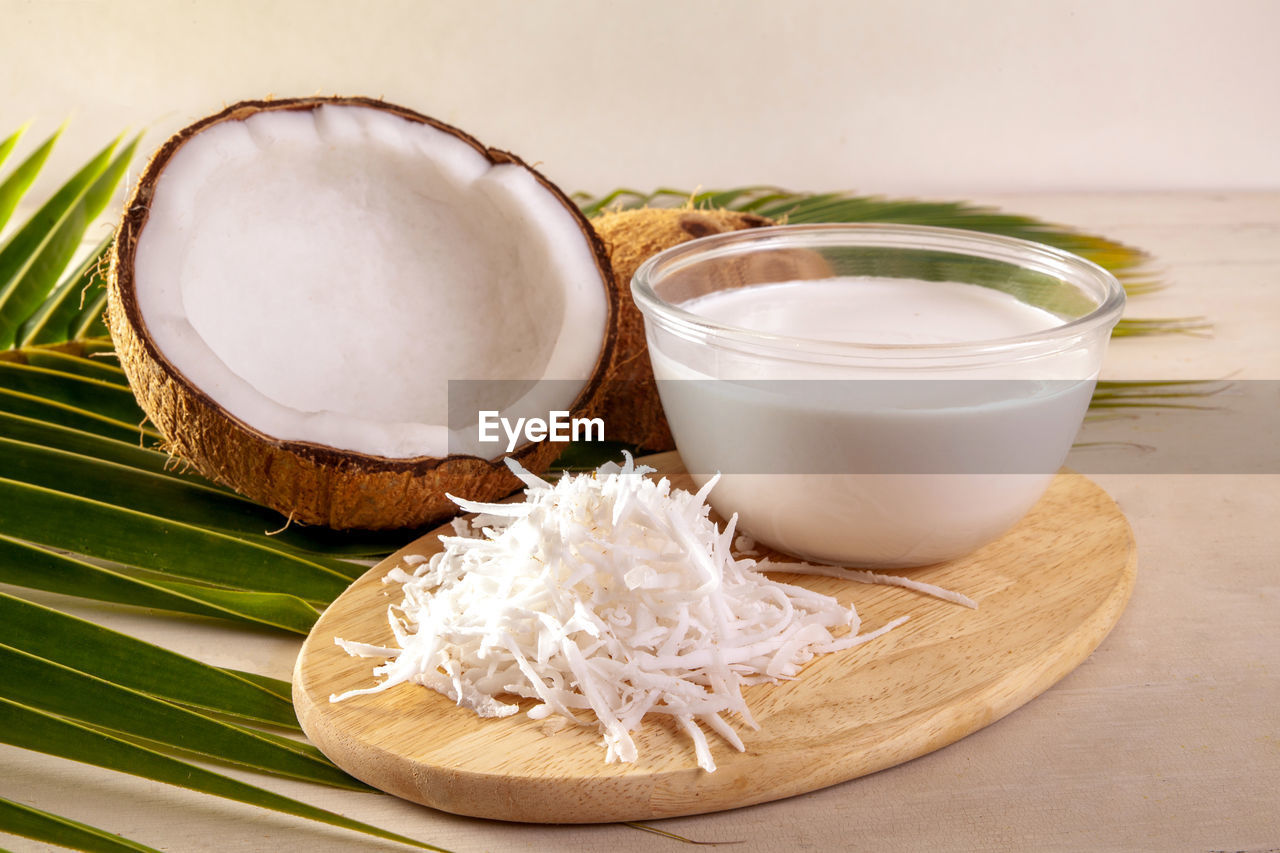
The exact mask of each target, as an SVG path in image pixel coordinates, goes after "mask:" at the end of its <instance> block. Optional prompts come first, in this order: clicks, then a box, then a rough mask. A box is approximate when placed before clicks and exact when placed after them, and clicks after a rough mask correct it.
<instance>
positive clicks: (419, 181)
mask: <svg viewBox="0 0 1280 853" xmlns="http://www.w3.org/2000/svg"><path fill="white" fill-rule="evenodd" d="M134 281H135V292H136V298H137V302H138V307H139V310H140V312H141V315H142V319H143V321H144V323H145V325H146V328H147V331H148V333H149V335H150V337H151V340H152V341H153V343H154V344H155V345H156V346H157V348H158V349H159V350H160V351H161V352H162V353H163V355H164V357H165V358H166V359H167V360H168V361H169V363H170V364H172V365H173V366H174V367H175V368H177V370H178V371H180V372H181V373H182V374H183V375H184V376H185V377H186V378H187V379H188V380H189V381H190V382H191V383H192V384H194V385H195V386H196V387H197V388H199V389H200V390H201V391H203V392H204V393H205V394H206V395H208V396H209V397H210V398H211V399H212V400H213V401H214V402H215V403H216V404H217V405H218V406H220V407H221V408H222V409H224V410H225V411H226V412H228V413H229V414H231V415H233V416H234V417H236V418H238V419H239V420H241V421H242V422H244V423H246V424H248V425H249V426H251V427H253V428H254V429H256V430H258V431H260V432H262V433H264V434H266V435H268V436H271V437H273V438H276V439H281V440H290V441H301V442H310V443H315V444H321V445H325V446H329V447H333V448H337V449H341V450H346V451H355V452H358V453H364V454H370V455H374V456H382V457H389V458H413V457H421V456H434V457H442V456H445V455H447V454H448V453H449V452H450V451H452V452H469V453H476V454H478V455H484V456H486V457H488V458H496V457H497V456H499V455H501V451H502V450H503V449H505V442H500V443H498V444H488V445H480V444H476V443H474V440H475V438H476V429H475V427H474V426H473V424H474V423H475V421H476V411H475V409H477V408H479V407H489V408H494V407H496V408H502V409H504V413H505V414H506V415H508V416H510V417H511V418H513V419H514V418H515V417H520V416H542V417H545V416H546V415H547V413H548V412H550V411H554V410H565V409H568V408H569V407H570V405H571V404H572V403H573V401H574V400H575V399H576V397H577V396H578V394H579V393H580V392H581V391H582V390H583V388H584V386H585V385H586V383H587V381H588V380H589V378H590V377H591V375H592V372H593V370H594V369H595V368H596V364H597V360H598V359H599V356H600V352H601V348H602V346H603V343H604V340H605V331H606V324H607V315H608V303H607V295H606V290H605V286H604V284H603V283H602V278H601V272H600V270H599V268H598V267H597V265H596V262H595V258H594V255H593V252H592V248H591V245H590V243H589V242H588V241H587V239H586V238H585V237H584V235H583V233H582V229H581V227H580V225H579V222H578V220H577V219H575V217H574V216H573V215H572V214H571V213H570V212H569V211H568V210H566V208H565V207H564V205H563V203H562V202H561V201H560V200H559V199H558V198H557V197H556V196H555V195H554V194H553V193H552V192H551V191H550V190H548V189H547V188H546V187H545V186H543V185H542V184H541V183H540V182H539V181H538V179H537V178H536V177H535V176H534V175H533V173H531V172H530V171H529V170H528V169H526V168H524V167H522V166H519V165H515V164H501V165H494V164H492V163H491V162H490V161H489V160H488V159H487V158H486V157H485V156H484V155H482V154H481V153H480V152H478V151H477V150H476V149H475V148H473V147H472V146H471V145H469V144H467V143H466V142H465V141H463V140H462V139H460V138H458V137H457V136H454V135H453V134H450V133H447V132H445V131H442V130H438V129H436V128H434V127H432V126H430V125H426V124H421V123H418V122H413V121H409V120H407V119H404V118H401V117H399V116H397V115H394V114H392V113H388V112H384V111H381V110H377V109H373V108H367V107H357V106H346V105H324V106H320V107H318V108H316V109H313V110H272V111H266V112H261V113H257V114H255V115H253V116H251V117H250V118H248V119H246V120H242V121H224V122H220V123H218V124H215V125H213V126H211V127H210V128H208V129H206V130H204V131H202V132H201V133H198V134H196V135H195V136H193V137H192V138H191V139H190V140H188V141H187V142H186V143H185V144H184V145H183V146H182V147H181V148H179V149H178V150H177V151H176V152H175V154H174V155H173V157H172V158H171V160H170V161H169V162H168V164H167V165H166V166H165V169H164V171H163V173H162V174H161V176H160V178H159V181H158V182H157V185H156V188H155V192H154V196H153V200H152V203H151V207H150V212H149V215H148V218H147V221H146V224H145V226H144V227H143V229H142V232H141V234H140V236H139V239H138V245H137V253H136V259H135V267H134ZM449 380H529V381H526V382H524V383H515V382H502V383H493V384H481V383H475V384H473V383H468V384H467V385H466V386H465V388H466V389H468V390H470V391H475V390H477V389H481V390H483V391H484V393H485V394H487V395H488V399H485V400H473V401H470V403H469V404H468V406H467V408H468V410H469V411H467V412H465V413H463V414H465V415H466V416H465V417H464V418H462V419H459V417H458V415H459V413H458V412H456V411H455V412H454V413H453V415H454V420H453V428H454V434H453V440H452V441H450V426H449V424H450V421H449V416H450V412H449V404H450V399H449ZM532 380H557V381H553V382H538V383H536V384H534V383H533V382H532ZM495 394H496V395H497V397H494V396H493V395H495ZM454 396H455V399H454V401H453V402H454V403H455V406H456V405H457V404H458V403H459V401H460V399H461V398H460V395H459V386H456V385H455V394H454ZM499 398H501V399H499Z"/></svg>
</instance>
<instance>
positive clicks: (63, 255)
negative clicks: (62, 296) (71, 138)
mask: <svg viewBox="0 0 1280 853" xmlns="http://www.w3.org/2000/svg"><path fill="white" fill-rule="evenodd" d="M118 141H119V140H117V141H116V142H112V143H111V144H110V145H108V146H107V147H106V148H104V149H103V150H102V152H101V153H100V154H99V155H98V156H97V157H95V158H94V159H93V160H91V161H90V162H89V163H88V165H86V166H85V167H84V168H83V169H81V170H80V172H79V173H77V174H76V176H75V177H74V178H72V179H71V180H70V181H68V182H67V184H65V185H64V186H63V187H62V189H60V190H59V191H58V192H57V193H55V194H54V197H53V198H52V199H50V200H49V201H48V202H47V203H46V204H45V205H44V207H42V208H41V209H40V210H39V211H37V212H36V214H35V215H34V216H33V217H32V218H31V219H30V221H28V222H27V224H26V225H25V226H24V227H23V228H22V229H21V230H19V231H18V232H17V233H16V234H15V235H14V236H13V238H12V239H11V240H10V241H9V242H8V243H7V244H5V246H4V248H2V249H0V348H4V347H10V346H12V345H13V342H14V340H15V338H16V336H17V333H18V327H19V326H20V325H21V324H22V323H23V322H24V321H25V320H26V319H27V318H28V317H30V316H31V314H32V313H33V312H35V311H36V310H37V309H38V308H39V307H40V304H41V303H42V302H43V301H44V300H45V299H46V298H47V297H48V294H49V290H50V288H52V287H53V285H54V283H55V282H56V281H57V280H58V276H60V275H61V274H62V271H63V270H64V269H66V266H67V264H68V263H70V261H71V259H72V257H73V256H74V255H75V252H76V249H77V248H78V247H79V245H80V240H81V239H82V238H83V237H84V233H85V231H86V230H87V229H88V227H89V224H90V223H91V222H92V221H93V220H94V219H96V218H97V217H98V214H100V213H102V211H103V209H104V208H105V207H106V206H107V202H108V201H109V200H110V198H111V196H112V194H113V193H114V192H115V190H116V187H117V185H119V183H120V179H121V178H122V177H124V173H125V170H126V169H127V168H128V166H129V161H130V160H132V159H133V152H134V149H135V148H137V145H138V141H139V140H138V139H137V138H135V139H134V140H133V141H132V142H131V143H129V144H128V145H126V146H125V147H124V149H123V150H122V151H121V152H120V153H119V154H118V155H117V156H116V157H115V159H111V153H112V151H114V150H115V147H116V144H117V143H118Z"/></svg>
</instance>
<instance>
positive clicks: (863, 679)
mask: <svg viewBox="0 0 1280 853" xmlns="http://www.w3.org/2000/svg"><path fill="white" fill-rule="evenodd" d="M647 461H648V464H650V465H655V462H656V467H659V469H660V470H661V471H662V472H663V473H667V474H669V475H670V476H672V479H673V481H674V482H675V483H676V485H684V486H686V487H687V486H688V485H690V483H689V481H687V480H684V479H683V478H684V475H683V469H682V468H681V467H680V466H679V459H678V457H676V456H675V455H674V454H662V455H660V456H657V457H651V459H650V460H647ZM437 547H438V546H437V544H436V539H435V535H434V534H428V535H427V536H424V537H423V538H421V539H419V540H418V541H416V542H414V543H412V544H410V545H409V546H407V547H406V548H404V549H401V551H399V552H397V553H396V554H394V555H392V556H391V557H389V558H388V559H387V560H386V561H384V562H383V563H381V564H379V565H378V566H376V567H374V568H373V569H371V570H370V571H369V572H368V573H367V574H365V575H364V576H363V577H361V578H360V579H359V580H358V581H356V582H355V584H353V585H352V587H351V588H350V589H349V590H347V591H346V592H345V593H343V595H342V596H341V597H339V598H338V599H337V601H335V602H334V603H333V605H332V606H330V607H329V609H328V610H327V611H326V612H325V613H324V615H323V616H322V617H321V618H320V620H319V621H318V622H317V624H316V626H315V628H314V630H313V631H312V632H311V635H310V636H309V637H308V638H307V640H306V642H305V643H304V645H303V648H302V652H301V654H300V655H299V656H298V660H297V665H296V668H295V671H294V679H293V696H294V704H295V706H296V708H297V712H298V718H299V720H300V722H301V723H302V727H303V729H304V730H305V731H306V733H307V736H308V737H309V738H310V739H311V740H312V741H313V742H314V743H315V744H316V745H317V746H319V747H320V749H321V750H323V751H324V753H325V754H326V755H328V756H329V758H331V759H332V760H333V761H334V762H335V763H336V764H338V765H339V766H340V767H342V768H344V769H345V770H347V771H348V772H349V773H351V774H352V775H354V776H356V777H358V778H360V779H362V780H364V781H365V782H368V783H369V784H371V785H374V786H376V787H378V788H381V789H382V790H385V791H387V792H389V793H392V794H395V795H396V796H399V797H403V798H405V799H408V800H412V801H414V802H418V803H423V804H425V805H428V806H433V807H435V808H438V809H443V810H445V811H449V812H454V813H457V814H465V815H473V816H477V817H487V818H495V819H501V820H514V821H529V822H537V823H587V822H603V821H619V820H650V819H656V818H663V817H674V816H677V815H688V814H699V813H704V812H710V811H717V810H722V809H729V808H735V807H739V806H745V805H750V804H753V803H760V802H766V801H769V800H776V799H780V798H783V797H788V796H792V795H795V794H800V793H803V792H806V791H812V790H815V789H817V788H821V787H825V786H827V785H832V784H835V783H837V782H843V781H846V780H849V779H853V778H855V777H858V776H862V775H864V774H867V773H872V772H874V771H876V770H880V769H883V768H885V767H891V766H893V765H895V764H899V763H901V762H904V761H907V760H909V759H911V758H915V757H917V756H919V755H923V754H925V753H927V752H930V751H932V750H935V749H938V748H940V747H943V746H946V745H947V744H949V743H952V742H954V741H956V740H958V739H960V738H962V737H964V736H965V735H967V734H970V733H972V732H974V731H976V730H978V729H980V728H982V727H983V726H986V725H988V724H989V723H991V722H994V721H995V720H998V719H999V718H1000V717H1002V716H1004V715H1005V714H1008V713H1009V712H1010V711H1013V710H1014V709H1016V708H1018V707H1019V706H1020V705H1022V704H1024V703H1025V702H1027V701H1029V700H1030V699H1032V698H1034V697H1035V696H1037V695H1039V694H1040V693H1041V692H1043V691H1044V690H1046V689H1047V688H1048V687H1050V686H1051V685H1052V684H1054V683H1055V682H1056V681H1058V680H1059V679H1060V678H1062V677H1063V676H1065V675H1066V674H1067V673H1068V672H1070V671H1071V670H1072V669H1074V668H1075V667H1076V666H1077V665H1078V664H1080V663H1081V662H1082V661H1083V660H1084V659H1085V658H1086V657H1088V656H1089V654H1090V653H1091V652H1092V651H1093V650H1094V649H1095V648H1096V647H1097V645H1098V644H1099V643H1100V642H1101V641H1102V639H1103V637H1105V636H1106V634H1107V632H1108V631H1109V630H1110V629H1111V627H1112V626H1113V625H1114V624H1115V623H1116V620H1117V619H1118V618H1119V616H1120V613H1121V612H1122V611H1123V609H1124V606H1125V603H1126V602H1127V601H1128V598H1129V593H1130V590H1131V589H1132V587H1133V582H1134V575H1135V569H1136V551H1135V548H1134V543H1133V537H1132V534H1131V532H1130V529H1129V525H1128V523H1127V521H1126V520H1125V518H1124V516H1123V514H1121V512H1120V510H1119V509H1118V508H1117V507H1116V505H1115V503H1114V502H1113V501H1112V500H1111V499H1110V498H1109V497H1107V495H1106V494H1105V493H1104V492H1103V491H1102V490H1101V489H1100V488H1098V487H1097V486H1096V485H1095V484H1093V483H1092V482H1090V481H1089V480H1088V479H1086V478H1085V477H1083V476H1081V475H1078V474H1073V473H1068V472H1064V473H1061V474H1059V475H1058V477H1057V478H1055V480H1054V482H1053V484H1052V486H1051V487H1050V489H1049V491H1048V493H1047V494H1046V495H1045V497H1044V498H1043V499H1042V500H1041V501H1040V503H1039V504H1037V506H1036V507H1035V508H1034V509H1033V510H1032V511H1031V513H1030V514H1029V515H1028V516H1027V517H1026V518H1025V519H1024V520H1023V521H1022V522H1021V523H1020V524H1019V525H1018V526H1017V527H1015V528H1014V529H1013V530H1012V531H1010V532H1009V533H1008V534H1007V535H1006V536H1004V537H1003V538H1002V539H1000V540H999V541H998V542H995V543H993V544H992V545H989V546H987V547H986V548H984V549H982V550H981V551H979V552H977V553H976V554H974V555H972V556H970V557H967V558H965V559H962V560H956V561H953V562H950V563H944V564H940V565H937V566H931V567H927V568H923V569H914V570H910V571H909V572H908V574H909V576H910V577H912V578H914V579H917V580H922V581H926V582H928V583H934V584H938V585H941V586H944V587H946V588H948V589H952V590H955V591H958V592H963V593H965V594H967V595H969V596H970V597H972V598H974V599H976V600H977V601H978V602H979V604H980V607H979V609H978V610H976V611H975V610H969V609H967V608H964V607H960V606H957V605H954V604H948V603H945V602H942V601H938V600H936V599H932V598H928V597H925V596H922V595H920V594H918V593H914V592H911V591H908V590H904V589H900V588H893V587H883V586H870V585H865V584H858V583H851V582H848V581H841V580H836V579H831V578H814V577H804V576H788V575H782V576H778V577H779V579H782V580H786V581H788V582H793V583H798V584H802V585H804V586H807V587H810V588H812V589H816V590H819V591H822V592H825V593H827V594H830V595H834V596H836V597H838V598H839V599H840V600H841V601H842V602H845V603H849V602H853V603H855V604H856V605H857V608H858V612H859V614H860V615H861V616H862V619H863V628H862V629H863V630H864V631H870V630H873V629H875V628H876V627H878V626H880V625H883V624H884V623H886V622H888V621H890V620H891V619H893V618H895V617H897V616H901V615H903V614H909V615H910V619H909V621H908V622H907V623H906V624H904V625H902V626H900V627H899V628H897V629H895V630H893V631H891V632H889V633H888V634H886V635H884V636H883V637H880V638H878V639H876V640H873V641H871V642H869V643H867V644H865V645H862V646H859V647H856V648H854V649H850V650H848V651H845V652H841V653H837V654H832V655H824V656H821V657H819V658H817V659H815V660H814V661H813V662H812V663H810V664H809V665H808V666H807V667H806V668H805V669H804V671H803V673H802V674H801V676H800V678H799V679H797V680H795V681H791V682H786V683H781V684H776V685H758V686H755V687H751V688H747V690H746V691H745V695H746V698H747V702H748V704H749V706H750V707H751V709H752V713H753V715H754V716H755V718H756V720H757V721H758V722H759V723H760V724H761V730H760V731H758V732H753V731H751V730H749V729H746V728H745V727H743V728H741V729H740V734H741V735H742V739H743V741H744V742H745V744H746V751H745V752H742V753H738V752H735V751H734V750H733V749H732V748H731V747H729V746H728V745H727V744H726V743H724V742H723V741H722V740H720V739H719V738H718V737H717V736H715V735H710V736H709V739H710V740H711V744H712V750H713V753H714V755H715V759H716V762H717V764H718V769H717V770H716V771H715V772H714V773H706V772H704V771H702V770H700V769H699V768H698V767H697V765H696V763H695V761H694V755H693V749H692V746H691V743H690V741H689V740H688V737H687V736H686V735H684V734H682V733H680V732H678V731H677V730H676V729H675V728H674V727H672V726H669V725H666V724H665V721H664V720H662V719H652V718H651V719H646V721H645V726H644V729H643V731H641V732H640V733H639V734H638V735H637V736H636V738H635V740H636V744H637V746H638V748H639V751H640V757H639V760H638V761H636V762H635V763H634V764H628V765H623V764H605V763H604V749H603V747H602V746H601V745H600V738H599V736H598V735H597V734H595V733H594V732H593V731H591V730H589V729H586V728H582V727H577V726H572V725H564V724H563V723H562V722H561V721H557V720H554V719H551V720H545V721H532V720H529V719H528V718H527V717H525V716H524V715H523V714H520V715H517V716H515V717H510V718H506V719H501V720H483V719H480V718H478V717H476V716H475V715H474V714H472V713H471V712H469V711H466V710H463V709H460V708H457V707H455V706H454V705H453V704H452V703H451V702H450V701H449V700H447V699H446V698H445V697H443V696H440V695H439V694H437V693H434V692H432V691H429V690H427V689H425V688H423V687H419V686H417V685H411V684H402V685H399V686H397V687H395V688H392V689H390V690H388V691H386V692H383V693H378V694H373V695H369V696H359V697H354V698H351V699H348V700H346V701H344V702H340V703H331V702H330V701H329V696H330V695H331V694H333V693H340V692H344V691H347V690H350V689H353V688H356V687H364V686H369V685H371V684H372V683H373V680H374V679H373V676H372V667H373V665H374V663H375V662H374V661H372V660H369V659H360V658H353V657H349V656H348V655H347V654H346V653H345V652H343V651H342V650H341V649H340V648H338V647H337V646H336V645H335V644H334V637H343V638H344V639H349V640H357V641H361V642H369V643H374V644H384V643H389V642H390V636H391V635H390V630H389V628H388V627H387V620H386V609H387V606H388V605H389V604H393V603H397V602H398V601H399V600H400V595H399V592H398V587H397V586H396V585H394V584H393V585H388V586H385V587H384V585H383V584H382V582H381V580H382V577H383V576H384V575H385V574H386V571H387V570H388V569H389V568H390V567H391V566H392V565H394V564H395V563H396V562H397V561H398V560H399V559H400V558H401V557H402V556H404V555H406V554H430V553H433V552H434V551H435V550H436V549H437ZM731 722H732V720H731Z"/></svg>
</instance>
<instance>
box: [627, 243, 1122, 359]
mask: <svg viewBox="0 0 1280 853" xmlns="http://www.w3.org/2000/svg"><path fill="white" fill-rule="evenodd" d="M840 247H865V248H871V247H879V248H899V249H914V250H920V249H926V250H927V249H935V250H946V251H951V252H955V253H959V254H966V255H969V256H972V257H976V258H986V259H988V260H996V261H1003V262H1006V263H1010V264H1014V265H1017V266H1021V267H1024V268H1027V269H1031V270H1034V271H1037V272H1041V273H1045V274H1048V275H1050V276H1052V277H1054V278H1058V279H1062V280H1064V281H1068V282H1070V283H1073V284H1081V283H1088V285H1089V286H1087V289H1088V291H1089V293H1090V295H1091V296H1096V295H1100V296H1101V299H1100V300H1099V302H1098V305H1097V307H1095V308H1094V309H1093V310H1092V311H1090V312H1089V313H1087V314H1084V315H1082V316H1080V317H1076V318H1073V319H1070V320H1067V321H1066V322H1064V323H1062V324H1061V325H1057V326H1052V327H1050V328H1048V329H1042V330H1040V331H1036V332H1029V333H1027V334H1024V335H1016V336H1012V337H1003V338H987V339H976V340H972V341H960V342H954V343H927V344H921V343H863V342H856V341H831V340H820V339H813V338H806V337H800V336H792V335H782V334H775V333H772V332H762V331H759V330H755V329H750V328H746V327H742V326H735V325H732V324H728V323H721V322H719V321H716V320H711V319H709V318H707V317H704V316H702V315H699V314H696V313H694V312H692V311H688V310H685V309H684V308H682V307H680V306H679V305H677V304H675V303H672V302H668V301H667V300H665V299H663V298H662V297H661V296H659V295H658V294H657V292H656V291H655V290H654V285H653V282H654V281H655V280H658V279H660V278H661V277H662V276H665V275H670V274H671V273H674V272H677V271H679V270H682V269H685V268H687V267H689V266H692V265H694V264H696V263H700V262H702V261H705V260H713V259H719V258H726V257H733V256H737V255H746V254H750V253H751V252H754V251H758V250H760V249H768V250H778V249H813V248H840ZM631 294H632V297H633V298H634V300H635V302H636V305H637V307H638V308H639V309H640V311H641V313H642V314H643V315H644V317H645V319H646V322H648V321H650V320H652V321H654V322H656V323H658V324H659V325H660V326H662V327H663V328H665V329H666V330H668V331H671V332H675V333H677V334H680V335H681V336H682V337H686V338H691V339H702V340H706V339H707V338H712V339H714V340H715V342H716V343H722V344H729V345H733V344H738V345H743V346H746V347H748V348H750V349H753V350H755V349H757V348H763V349H764V350H766V351H768V350H780V351H785V352H787V353H790V354H791V357H794V356H796V355H802V354H804V353H813V354H815V355H824V356H832V355H835V356H839V355H842V354H843V355H851V356H858V355H862V356H877V355H878V356H881V357H892V358H895V359H897V358H923V359H932V358H954V357H957V356H965V355H968V356H982V355H989V356H997V355H1002V354H1006V353H1008V354H1017V353H1019V352H1020V351H1023V350H1035V351H1036V354H1041V351H1043V350H1045V349H1046V348H1048V349H1049V350H1050V351H1055V350H1059V349H1066V348H1069V347H1070V346H1071V345H1072V343H1073V342H1074V341H1075V340H1077V339H1078V338H1080V337H1083V336H1085V335H1088V334H1090V333H1092V332H1095V331H1097V330H1098V329H1099V328H1100V327H1103V326H1107V327H1108V328H1110V327H1114V326H1115V324H1116V322H1117V321H1118V320H1119V319H1120V315H1121V313H1122V312H1123V311H1124V306H1125V291H1124V287H1123V286H1122V285H1121V284H1120V281H1119V280H1118V279H1117V278H1116V277H1115V276H1114V275H1113V274H1112V273H1111V272H1109V271H1107V270H1105V269H1103V268H1102V267H1101V266H1099V265H1098V264H1095V263H1094V262H1092V261H1089V260H1086V259H1085V258H1082V257H1080V256H1079V255H1076V254H1073V253H1071V252H1068V251H1066V250H1064V249H1059V248H1056V247H1053V246H1048V245H1045V244H1043V243H1036V242H1033V241H1031V240H1023V239H1020V238H1016V237H1006V236H1003V235H998V234H987V233H984V232H979V231H969V230H966V229H960V228H944V227H940V226H935V225H898V224H881V223H815V224H802V225H774V226H769V227H764V228H752V229H747V230H744V231H731V232H728V233H723V234H713V235H710V236H707V237H700V238H698V239H695V240H690V241H688V242H685V243H681V244H679V245H677V246H674V247H672V248H669V249H666V250H664V251H662V252H659V253H658V254H656V255H654V256H653V257H651V258H649V259H648V260H646V261H645V262H644V263H643V264H641V265H640V267H639V268H638V269H637V270H636V272H635V275H633V276H632V279H631Z"/></svg>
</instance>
